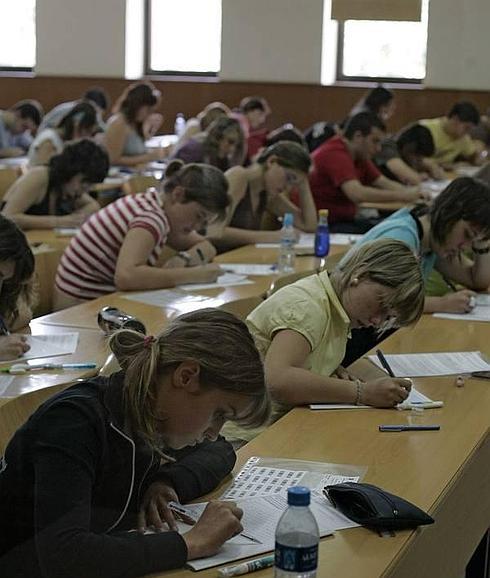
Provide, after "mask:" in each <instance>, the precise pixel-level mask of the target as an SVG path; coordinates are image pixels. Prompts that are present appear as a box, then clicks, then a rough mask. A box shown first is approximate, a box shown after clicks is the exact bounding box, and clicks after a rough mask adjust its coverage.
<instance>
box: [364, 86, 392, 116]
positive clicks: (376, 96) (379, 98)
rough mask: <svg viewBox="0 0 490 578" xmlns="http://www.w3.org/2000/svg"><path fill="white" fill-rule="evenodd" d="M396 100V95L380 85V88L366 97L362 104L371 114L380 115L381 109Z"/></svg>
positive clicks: (373, 90)
mask: <svg viewBox="0 0 490 578" xmlns="http://www.w3.org/2000/svg"><path fill="white" fill-rule="evenodd" d="M394 98H395V94H394V93H393V91H392V90H389V89H388V88H385V87H384V86H383V85H381V84H378V86H376V87H375V88H373V89H372V90H370V91H369V92H368V93H367V94H366V95H365V97H364V98H363V99H362V103H363V104H364V107H365V108H366V109H367V110H369V112H372V113H374V114H376V115H379V110H380V108H381V107H382V106H386V105H387V104H389V103H390V102H391V101H392V100H393V99H394Z"/></svg>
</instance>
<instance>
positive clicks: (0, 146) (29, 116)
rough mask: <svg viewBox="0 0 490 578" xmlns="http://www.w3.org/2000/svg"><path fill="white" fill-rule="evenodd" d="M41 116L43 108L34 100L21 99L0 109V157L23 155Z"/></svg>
mask: <svg viewBox="0 0 490 578" xmlns="http://www.w3.org/2000/svg"><path fill="white" fill-rule="evenodd" d="M42 116H43V109H42V107H41V105H40V104H39V102H37V101H36V100H21V101H19V102H17V103H16V104H14V106H12V107H11V108H9V109H8V110H3V111H0V157H2V158H6V157H20V156H23V155H25V154H26V152H27V150H28V148H29V146H30V145H31V143H32V139H33V135H34V134H35V133H36V131H37V127H38V126H39V123H40V122H41V118H42Z"/></svg>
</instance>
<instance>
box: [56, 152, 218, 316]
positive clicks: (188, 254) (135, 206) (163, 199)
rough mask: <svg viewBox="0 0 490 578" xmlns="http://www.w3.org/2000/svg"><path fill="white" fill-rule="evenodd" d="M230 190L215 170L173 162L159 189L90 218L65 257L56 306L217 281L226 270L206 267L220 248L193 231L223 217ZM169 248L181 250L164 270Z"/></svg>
mask: <svg viewBox="0 0 490 578" xmlns="http://www.w3.org/2000/svg"><path fill="white" fill-rule="evenodd" d="M227 190H228V183H227V182H226V179H225V177H224V175H223V173H222V172H221V171H219V170H218V169H216V168H215V167H210V166H208V165H198V164H190V165H186V166H182V163H181V162H178V161H174V162H173V163H171V164H170V165H169V166H168V168H167V179H166V180H165V181H164V183H163V185H162V190H161V191H157V190H156V189H149V190H148V191H147V192H146V193H140V194H138V195H127V196H125V197H122V198H120V199H118V200H117V201H115V202H114V203H111V204H110V205H107V206H106V207H104V208H103V209H101V210H100V211H98V212H97V213H95V215H92V217H90V219H88V220H87V221H85V223H84V224H83V226H82V228H81V229H80V231H79V232H78V233H77V234H76V235H75V236H74V237H73V239H72V240H71V242H70V245H69V246H68V247H67V248H66V249H65V252H64V254H63V256H62V258H61V261H60V264H59V267H58V273H57V275H56V289H55V305H54V306H55V309H61V308H63V307H69V306H71V305H75V304H77V303H80V302H81V301H86V300H89V299H94V298H96V297H100V296H101V295H105V294H107V293H112V292H114V291H135V290H143V289H163V288H165V287H173V286H174V285H179V284H182V283H211V282H213V281H215V280H216V279H217V277H218V275H219V274H220V272H221V269H220V268H219V266H218V265H215V264H207V263H208V262H209V261H211V260H212V258H213V257H214V256H215V254H216V250H215V248H214V247H213V246H212V245H211V243H210V242H209V241H207V240H205V239H204V237H202V236H201V235H199V234H198V233H197V232H196V231H201V230H202V229H205V228H206V225H207V223H208V222H210V221H212V220H213V219H214V218H216V217H222V216H223V215H224V212H225V210H226V207H227V206H228V204H229V198H228V195H227ZM167 244H168V245H169V246H170V247H171V248H173V249H176V250H178V251H180V252H179V253H178V254H177V255H176V256H175V257H173V258H172V259H171V260H170V261H168V262H167V263H166V265H165V266H164V267H163V268H162V267H160V266H158V265H157V262H158V259H159V256H160V253H161V252H162V249H163V248H164V247H165V245H167Z"/></svg>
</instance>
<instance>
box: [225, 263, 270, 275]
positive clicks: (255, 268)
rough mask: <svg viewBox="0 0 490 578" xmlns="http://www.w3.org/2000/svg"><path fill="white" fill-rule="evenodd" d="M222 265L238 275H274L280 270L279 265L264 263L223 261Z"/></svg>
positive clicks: (226, 269) (229, 271)
mask: <svg viewBox="0 0 490 578" xmlns="http://www.w3.org/2000/svg"><path fill="white" fill-rule="evenodd" d="M220 267H221V268H222V269H223V271H227V272H228V273H235V274H237V275H274V273H277V272H278V271H277V265H268V264H263V263H221V264H220Z"/></svg>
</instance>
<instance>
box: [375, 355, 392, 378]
mask: <svg viewBox="0 0 490 578" xmlns="http://www.w3.org/2000/svg"><path fill="white" fill-rule="evenodd" d="M376 355H377V356H378V359H379V361H380V363H381V365H382V366H383V367H384V368H385V369H386V371H387V372H388V375H389V376H390V377H395V374H394V373H393V370H392V369H391V367H390V364H389V363H388V361H387V359H386V357H385V356H384V354H383V352H382V351H381V349H376Z"/></svg>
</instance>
